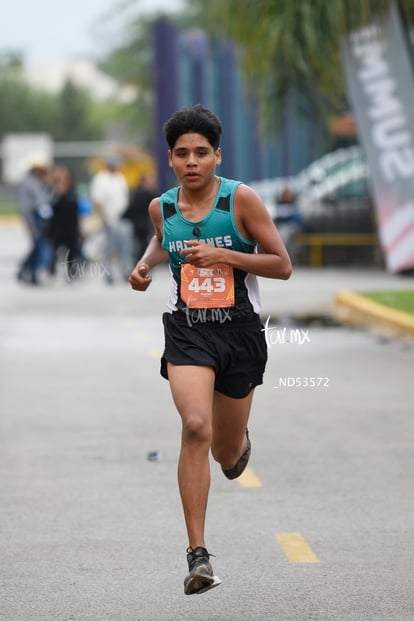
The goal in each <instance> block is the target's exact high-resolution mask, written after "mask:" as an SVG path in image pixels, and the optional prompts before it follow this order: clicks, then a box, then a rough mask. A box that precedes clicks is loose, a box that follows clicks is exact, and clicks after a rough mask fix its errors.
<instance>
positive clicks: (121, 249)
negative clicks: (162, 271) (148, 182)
mask: <svg viewBox="0 0 414 621" xmlns="http://www.w3.org/2000/svg"><path fill="white" fill-rule="evenodd" d="M119 164H120V159H119V158H118V157H117V156H110V157H107V158H106V159H105V170H102V171H100V172H98V173H96V175H95V176H94V177H93V178H92V181H91V187H90V195H91V199H92V202H93V204H94V207H95V209H96V212H97V213H98V215H99V217H100V218H101V221H102V224H103V226H104V231H105V248H104V262H105V275H106V280H107V282H108V283H110V284H112V283H113V281H114V274H113V258H114V257H115V256H116V257H118V258H119V262H120V270H121V274H122V278H123V279H124V280H125V281H127V280H128V277H129V274H130V272H131V266H132V265H133V262H134V256H133V246H134V234H133V226H132V223H131V222H130V221H129V220H126V219H123V218H122V216H123V214H124V212H125V210H126V208H127V206H128V202H129V189H128V185H127V182H126V180H125V177H124V175H123V174H122V173H121V172H120V171H119Z"/></svg>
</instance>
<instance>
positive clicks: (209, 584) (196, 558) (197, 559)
mask: <svg viewBox="0 0 414 621" xmlns="http://www.w3.org/2000/svg"><path fill="white" fill-rule="evenodd" d="M187 562H188V570H189V574H188V576H187V577H186V578H185V580H184V593H185V594H186V595H194V594H200V593H205V592H206V591H208V590H209V589H212V588H213V587H216V586H218V585H219V584H220V583H221V580H220V578H219V577H218V576H215V575H214V573H213V568H212V566H211V563H210V554H209V553H208V552H207V550H206V549H205V548H202V547H197V548H195V549H194V550H193V548H187Z"/></svg>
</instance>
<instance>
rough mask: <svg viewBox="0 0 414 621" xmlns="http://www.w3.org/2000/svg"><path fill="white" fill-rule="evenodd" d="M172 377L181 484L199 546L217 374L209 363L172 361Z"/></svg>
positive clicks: (191, 532) (190, 526)
mask: <svg viewBox="0 0 414 621" xmlns="http://www.w3.org/2000/svg"><path fill="white" fill-rule="evenodd" d="M168 379H169V383H170V389H171V393H172V396H173V399H174V403H175V406H176V408H177V410H178V412H179V414H180V416H181V420H182V437H181V451H180V458H179V462H178V485H179V489H180V495H181V501H182V505H183V510H184V518H185V523H186V527H187V532H188V540H189V546H191V547H192V548H193V549H195V548H197V547H198V546H202V547H205V543H204V526H205V516H206V510H207V499H208V493H209V488H210V464H209V450H210V444H211V435H212V408H213V394H214V379H215V374H214V371H213V369H212V368H211V367H207V366H177V365H173V364H171V363H168Z"/></svg>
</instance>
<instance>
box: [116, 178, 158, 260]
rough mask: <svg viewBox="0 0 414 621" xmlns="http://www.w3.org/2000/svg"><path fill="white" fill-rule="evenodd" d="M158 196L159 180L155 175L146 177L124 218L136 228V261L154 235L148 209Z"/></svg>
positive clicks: (134, 193)
mask: <svg viewBox="0 0 414 621" xmlns="http://www.w3.org/2000/svg"><path fill="white" fill-rule="evenodd" d="M156 196H158V188H157V178H156V175H155V173H148V174H146V175H144V176H143V177H142V179H141V181H140V183H139V184H138V186H137V187H136V189H135V191H134V192H133V193H132V194H131V198H130V201H129V205H128V208H127V209H126V211H125V213H124V214H123V216H122V217H123V218H125V219H126V220H130V221H131V222H132V224H133V227H134V254H135V260H136V261H138V259H139V258H140V257H141V256H142V255H143V253H144V250H145V248H146V247H147V245H148V242H149V239H150V237H151V233H152V224H151V219H150V217H149V214H148V207H149V204H150V202H151V201H152V199H153V198H155V197H156Z"/></svg>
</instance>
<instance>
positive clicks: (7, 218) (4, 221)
mask: <svg viewBox="0 0 414 621" xmlns="http://www.w3.org/2000/svg"><path fill="white" fill-rule="evenodd" d="M22 222H23V220H22V218H21V216H19V215H15V214H7V215H6V214H3V215H0V226H3V225H6V226H11V225H12V226H17V225H18V224H22Z"/></svg>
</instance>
